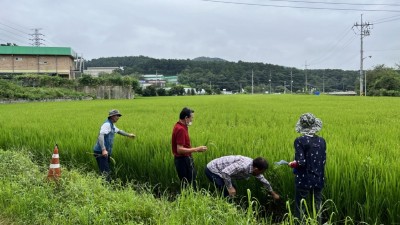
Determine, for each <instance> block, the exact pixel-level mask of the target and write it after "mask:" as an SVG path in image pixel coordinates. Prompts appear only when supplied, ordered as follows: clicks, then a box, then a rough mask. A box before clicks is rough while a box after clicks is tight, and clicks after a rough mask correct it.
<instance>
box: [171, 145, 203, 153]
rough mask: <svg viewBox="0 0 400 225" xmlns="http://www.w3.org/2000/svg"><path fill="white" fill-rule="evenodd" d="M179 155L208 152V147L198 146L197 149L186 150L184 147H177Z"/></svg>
mask: <svg viewBox="0 0 400 225" xmlns="http://www.w3.org/2000/svg"><path fill="white" fill-rule="evenodd" d="M176 150H177V152H178V154H182V155H184V154H187V153H193V152H204V151H206V150H207V146H198V147H195V148H185V147H183V145H177V148H176Z"/></svg>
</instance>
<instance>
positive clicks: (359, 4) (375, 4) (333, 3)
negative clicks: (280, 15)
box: [266, 0, 400, 6]
mask: <svg viewBox="0 0 400 225" xmlns="http://www.w3.org/2000/svg"><path fill="white" fill-rule="evenodd" d="M266 1H271V2H295V3H306V4H325V5H353V6H400V4H394V3H391V4H385V3H347V2H310V1H296V0H266Z"/></svg>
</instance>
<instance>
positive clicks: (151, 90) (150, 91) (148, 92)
mask: <svg viewBox="0 0 400 225" xmlns="http://www.w3.org/2000/svg"><path fill="white" fill-rule="evenodd" d="M142 95H143V96H145V97H150V96H157V91H156V87H154V86H153V85H150V86H147V87H146V88H145V89H144V90H143V94H142Z"/></svg>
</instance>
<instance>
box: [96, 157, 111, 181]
mask: <svg viewBox="0 0 400 225" xmlns="http://www.w3.org/2000/svg"><path fill="white" fill-rule="evenodd" d="M95 157H96V161H97V165H98V166H99V170H100V174H101V175H103V176H104V177H105V178H106V180H107V181H108V182H111V176H110V172H111V170H110V156H108V157H103V156H102V155H95Z"/></svg>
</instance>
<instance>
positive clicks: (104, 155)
mask: <svg viewBox="0 0 400 225" xmlns="http://www.w3.org/2000/svg"><path fill="white" fill-rule="evenodd" d="M101 155H102V156H103V157H107V156H108V152H107V149H103V151H101Z"/></svg>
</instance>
